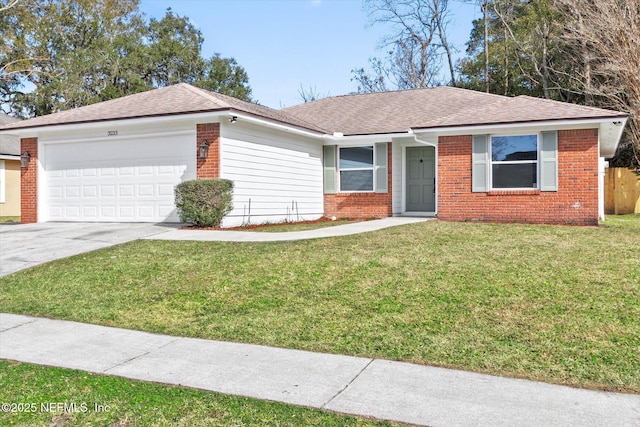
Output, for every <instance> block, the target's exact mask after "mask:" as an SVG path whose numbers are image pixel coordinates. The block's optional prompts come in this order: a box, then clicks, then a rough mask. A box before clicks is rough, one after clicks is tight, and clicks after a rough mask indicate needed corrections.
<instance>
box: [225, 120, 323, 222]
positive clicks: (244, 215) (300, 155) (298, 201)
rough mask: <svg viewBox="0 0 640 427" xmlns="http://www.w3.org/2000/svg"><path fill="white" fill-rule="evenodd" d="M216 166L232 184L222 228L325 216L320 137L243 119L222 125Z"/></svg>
mask: <svg viewBox="0 0 640 427" xmlns="http://www.w3.org/2000/svg"><path fill="white" fill-rule="evenodd" d="M220 165H221V166H220V176H221V178H225V179H230V180H232V181H233V182H234V192H233V211H231V212H230V213H229V215H227V217H226V218H225V220H224V221H223V226H225V227H233V226H237V225H242V224H247V223H249V222H250V223H252V224H255V223H264V222H283V221H297V220H311V219H318V218H320V217H321V216H322V215H323V210H324V208H323V194H322V143H321V141H319V140H313V139H311V138H306V137H304V136H293V135H290V134H286V133H283V132H278V131H275V130H267V129H265V128H257V127H255V126H253V125H249V124H246V123H241V121H238V122H237V123H233V124H226V123H223V124H221V138H220ZM249 207H250V210H249ZM249 215H250V216H249Z"/></svg>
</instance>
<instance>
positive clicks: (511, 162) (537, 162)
mask: <svg viewBox="0 0 640 427" xmlns="http://www.w3.org/2000/svg"><path fill="white" fill-rule="evenodd" d="M511 136H535V137H536V160H507V161H494V160H493V138H494V137H498V138H504V137H511ZM488 137H489V141H488V144H487V145H488V148H489V171H488V175H489V190H490V191H528V190H540V157H541V155H542V153H541V152H540V148H541V144H540V141H541V138H542V135H541V134H540V132H537V133H529V132H527V133H511V134H491V135H488ZM494 164H501V165H518V164H535V165H536V186H535V187H509V188H502V187H500V188H496V187H494V186H493V165H494Z"/></svg>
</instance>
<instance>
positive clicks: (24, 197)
mask: <svg viewBox="0 0 640 427" xmlns="http://www.w3.org/2000/svg"><path fill="white" fill-rule="evenodd" d="M25 151H27V152H29V154H30V155H31V158H30V159H29V167H26V168H22V167H21V168H20V222H21V223H23V224H30V223H32V222H38V138H22V139H21V140H20V154H22V153H24V152H25Z"/></svg>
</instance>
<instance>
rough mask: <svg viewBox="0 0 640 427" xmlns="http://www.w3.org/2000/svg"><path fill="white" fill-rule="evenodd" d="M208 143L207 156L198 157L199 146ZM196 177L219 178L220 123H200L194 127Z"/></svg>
mask: <svg viewBox="0 0 640 427" xmlns="http://www.w3.org/2000/svg"><path fill="white" fill-rule="evenodd" d="M204 140H207V141H209V143H210V145H209V156H208V157H207V158H206V159H201V158H199V157H198V151H199V150H200V148H199V147H200V144H201V143H202V142H203V141H204ZM196 159H197V161H198V163H197V165H196V177H198V178H220V123H201V124H198V125H196Z"/></svg>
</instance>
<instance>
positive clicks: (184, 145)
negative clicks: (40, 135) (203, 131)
mask: <svg viewBox="0 0 640 427" xmlns="http://www.w3.org/2000/svg"><path fill="white" fill-rule="evenodd" d="M44 147H45V158H44V165H45V166H44V167H45V175H46V181H45V182H46V196H45V203H46V207H45V212H46V219H47V220H48V221H102V222H178V221H179V218H178V215H177V213H176V209H175V205H174V193H173V191H174V187H175V186H176V185H177V184H178V183H180V182H182V181H186V180H189V179H195V175H196V173H195V167H196V165H195V162H196V159H195V133H190V134H189V135H185V134H181V135H177V136H176V135H175V134H174V135H172V136H161V137H157V136H156V137H139V138H136V139H135V140H125V139H120V140H107V141H97V142H74V143H67V144H47V145H45V146H44Z"/></svg>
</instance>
